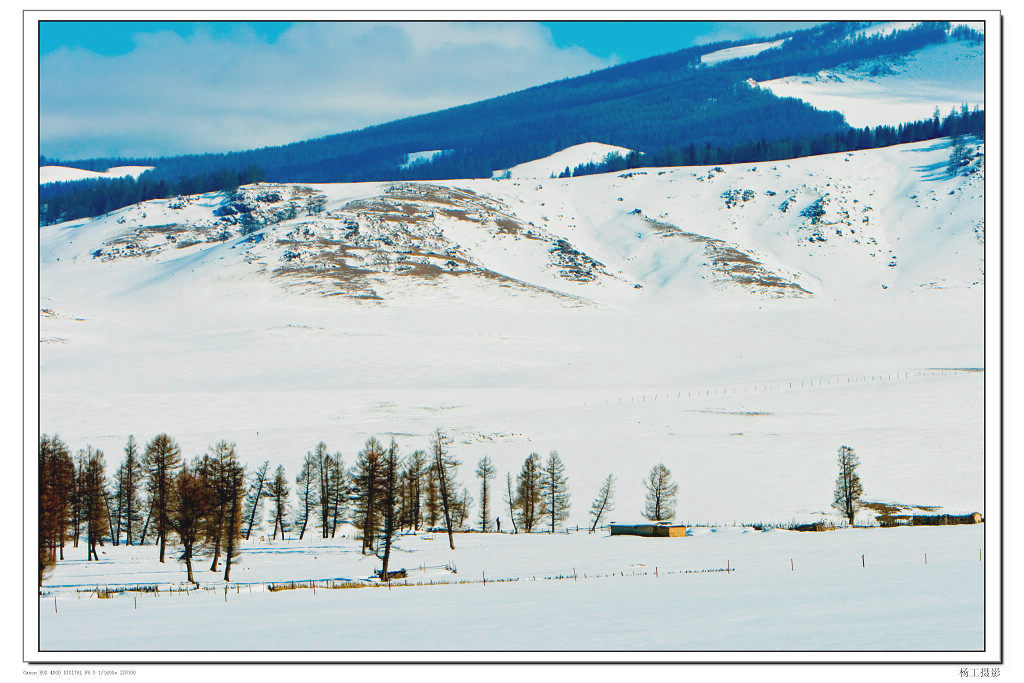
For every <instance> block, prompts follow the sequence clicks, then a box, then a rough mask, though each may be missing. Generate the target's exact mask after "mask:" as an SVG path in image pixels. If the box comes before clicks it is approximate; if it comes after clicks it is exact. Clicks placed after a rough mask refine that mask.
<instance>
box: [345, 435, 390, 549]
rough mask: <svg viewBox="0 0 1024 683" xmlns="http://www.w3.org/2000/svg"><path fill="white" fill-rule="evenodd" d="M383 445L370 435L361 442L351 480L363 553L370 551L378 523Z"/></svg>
mask: <svg viewBox="0 0 1024 683" xmlns="http://www.w3.org/2000/svg"><path fill="white" fill-rule="evenodd" d="M384 455H385V452H384V447H383V446H381V444H380V441H378V440H377V438H376V437H373V436H371V437H370V438H369V439H367V440H366V443H365V444H363V450H361V451H360V452H359V454H358V455H357V456H356V463H355V465H354V466H353V471H352V482H353V484H354V485H355V488H356V516H357V518H358V519H359V521H360V522H361V524H360V527H361V528H362V530H363V547H362V552H363V554H364V555H366V554H367V553H370V552H372V550H373V542H374V538H375V537H376V535H377V527H378V525H379V524H380V519H379V513H380V510H379V509H378V508H379V506H380V499H381V488H382V483H381V477H382V475H383V471H382V468H383V461H384Z"/></svg>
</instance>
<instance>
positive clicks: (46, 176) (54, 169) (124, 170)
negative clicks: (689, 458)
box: [39, 166, 153, 185]
mask: <svg viewBox="0 0 1024 683" xmlns="http://www.w3.org/2000/svg"><path fill="white" fill-rule="evenodd" d="M151 168H153V167H152V166H114V167H113V168H108V169H107V170H106V171H87V170H85V169H81V168H69V167H67V166H40V167H39V184H40V185H45V184H46V183H59V182H68V181H72V180H86V179H91V178H124V177H131V178H138V177H139V176H140V175H142V174H143V173H145V172H146V171H148V170H150V169H151Z"/></svg>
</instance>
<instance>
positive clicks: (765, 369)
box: [40, 140, 984, 523]
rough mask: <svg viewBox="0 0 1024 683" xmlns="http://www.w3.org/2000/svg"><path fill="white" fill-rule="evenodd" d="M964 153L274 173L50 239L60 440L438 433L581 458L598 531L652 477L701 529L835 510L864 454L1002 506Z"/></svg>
mask: <svg viewBox="0 0 1024 683" xmlns="http://www.w3.org/2000/svg"><path fill="white" fill-rule="evenodd" d="M949 156H950V147H949V142H948V141H947V140H936V141H930V142H925V143H917V144H910V145H902V146H896V147H889V148H882V149H876V150H868V151H861V152H851V153H843V154H834V155H826V156H819V157H807V158H802V159H796V160H788V161H778V162H768V163H759V164H737V165H729V166H720V167H679V168H647V169H636V170H632V171H629V172H623V173H616V174H605V175H592V176H584V177H577V178H567V179H551V178H543V179H529V180H527V179H519V180H517V179H515V178H511V179H507V180H492V179H476V180H459V181H443V182H440V181H439V182H402V183H358V184H336V185H296V184H269V183H262V184H258V185H252V186H245V187H242V188H240V189H239V190H238V191H237V192H235V193H232V194H225V193H214V194H207V195H198V196H190V197H179V198H175V199H171V200H154V201H150V202H145V203H142V204H138V205H135V206H131V207H127V208H125V209H122V210H118V211H115V212H112V213H110V214H108V215H105V216H101V217H98V218H95V219H90V220H78V221H72V222H68V223H63V224H58V225H53V226H46V227H43V228H41V229H40V269H41V271H40V286H41V305H40V307H41V316H40V327H41V342H43V343H42V344H41V347H40V359H41V360H40V381H41V411H42V412H41V415H42V418H41V420H42V429H43V430H44V431H47V432H54V431H56V432H59V433H60V434H61V436H62V437H63V438H64V439H65V440H67V441H69V442H70V443H73V444H84V443H92V444H93V445H96V446H99V447H101V448H103V449H105V450H106V451H107V452H109V453H117V452H118V451H119V449H120V448H121V447H122V446H123V442H124V439H125V438H127V435H128V434H129V433H136V434H137V435H151V434H155V433H158V432H161V431H167V432H169V433H171V434H172V435H174V436H175V437H176V438H178V439H179V440H180V441H181V443H182V446H183V448H184V449H185V452H186V454H188V455H194V454H197V453H200V452H202V451H203V450H204V449H205V448H206V447H208V446H209V444H210V443H213V442H214V441H216V440H218V439H222V438H226V439H229V440H232V441H236V442H237V443H238V444H239V448H240V452H241V453H242V454H243V455H244V457H245V458H246V460H247V461H249V462H256V461H262V460H263V459H265V458H270V459H272V460H273V461H274V462H280V463H282V464H284V465H285V467H286V468H288V470H289V472H292V471H294V467H295V466H297V464H298V462H299V461H300V460H301V454H302V453H303V451H304V449H308V448H310V447H312V445H313V444H315V443H316V441H319V440H321V439H323V440H326V441H327V442H328V444H330V446H331V447H332V449H333V448H340V449H341V450H342V451H343V453H345V454H346V456H349V457H350V456H352V455H353V454H354V453H355V452H356V451H358V449H359V448H360V447H361V445H362V442H363V441H364V440H365V439H366V437H367V436H369V435H371V434H373V435H377V436H381V437H387V436H390V435H395V437H396V438H397V439H398V440H399V443H400V445H401V447H402V448H403V449H410V450H411V449H413V448H421V447H423V445H424V444H425V439H426V435H427V434H429V432H430V431H431V430H432V429H433V428H435V427H438V426H440V427H443V428H444V429H446V430H448V432H449V433H451V434H452V435H453V437H454V439H455V446H454V448H455V450H456V452H457V455H458V457H459V458H460V459H461V460H462V461H463V462H464V463H466V464H467V466H468V465H470V464H471V463H473V462H475V461H476V459H477V458H479V457H481V456H482V455H485V454H486V455H490V456H491V457H492V458H493V460H494V461H495V463H496V464H497V466H498V468H499V472H505V471H512V472H514V471H517V470H518V467H519V465H520V464H521V462H522V459H523V458H524V457H525V456H526V455H527V454H528V453H529V452H530V451H532V450H537V451H541V452H546V450H552V449H557V450H559V452H560V453H561V454H562V457H563V459H564V460H565V461H566V463H567V465H568V467H569V474H570V478H571V482H572V484H571V487H572V489H573V492H574V495H575V496H577V498H575V501H576V502H575V503H574V505H575V507H574V512H573V521H575V520H578V521H579V522H580V523H584V522H585V517H586V509H585V508H586V506H585V503H584V498H586V496H588V495H590V494H591V493H592V490H593V491H596V489H597V486H598V485H599V484H600V481H601V480H602V478H603V477H604V476H605V474H607V473H609V472H613V473H615V474H617V475H618V476H619V477H620V479H621V480H622V481H624V482H635V481H639V479H640V477H641V476H642V475H643V473H644V471H646V468H649V466H650V465H651V464H653V463H654V462H661V461H664V462H665V463H666V464H667V465H668V466H669V467H670V468H672V469H673V470H674V471H675V472H677V475H679V476H680V478H682V479H684V480H685V481H686V482H687V484H686V486H685V488H684V492H683V494H682V496H681V498H682V501H681V504H680V510H679V514H680V517H682V518H686V517H687V516H689V515H693V516H696V517H699V518H705V517H706V518H709V519H732V518H733V517H734V516H739V517H743V516H756V517H757V518H772V519H789V518H790V517H791V516H807V515H809V514H812V513H816V512H820V511H822V510H827V508H828V505H829V502H830V500H829V495H830V492H831V488H830V487H831V480H832V478H833V472H832V469H833V455H834V452H835V449H836V447H838V446H839V445H840V443H839V442H841V441H842V442H845V441H849V442H851V445H853V446H854V447H855V448H857V451H858V453H859V454H860V456H861V459H862V462H863V477H864V479H865V481H866V482H867V483H866V485H865V486H866V491H867V495H868V496H870V497H871V498H874V499H881V500H889V501H898V502H900V503H903V504H928V505H942V506H945V507H946V509H954V510H966V511H973V510H977V509H981V501H982V488H981V472H982V468H981V466H980V463H981V461H982V460H981V458H982V439H981V438H980V430H981V428H982V412H981V406H982V401H981V390H980V387H981V374H980V373H977V372H974V371H973V370H976V369H980V368H981V367H982V366H983V360H982V359H983V352H982V344H981V339H982V325H981V320H982V317H981V316H982V306H981V301H982V296H983V284H984V262H983V239H984V223H983V215H984V214H983V201H982V191H983V176H984V173H983V161H984V158H983V155H982V153H981V152H980V151H977V152H975V153H974V154H973V156H972V158H971V161H970V164H969V165H967V166H965V167H963V168H961V169H960V170H959V172H958V173H956V174H955V175H951V174H950V173H949V172H948V171H947V161H948V159H949ZM936 368H938V369H939V370H936ZM970 369H973V370H970ZM968 370H970V371H968ZM922 405H926V406H927V410H920V409H919V408H920V406H922ZM146 438H148V436H147V437H146ZM641 444H642V446H641ZM545 449H546V450H545ZM780 463H782V464H781V465H780ZM780 468H781V471H785V472H786V474H785V475H781V476H780V475H779V474H778V472H779V471H780ZM927 468H939V469H943V471H944V472H946V474H947V475H949V473H951V472H955V473H956V476H951V475H950V476H946V475H944V476H942V477H933V476H925V475H924V474H923V473H924V472H925V471H926V469H927ZM469 469H471V468H469V467H467V471H468V470H469ZM642 470H643V471H642ZM773 472H774V474H772V473H773ZM766 477H769V478H773V480H774V481H775V482H776V483H775V484H774V485H773V486H771V487H768V488H765V487H764V486H761V485H760V483H759V482H763V481H764V480H765V478H766ZM463 478H464V479H465V480H466V481H467V482H468V481H469V478H470V475H469V474H465V473H464V474H463ZM641 499H642V489H641V487H640V486H639V485H638V484H635V485H634V484H633V483H630V484H628V485H626V484H624V485H623V486H622V487H620V505H621V506H622V509H623V510H627V511H629V512H628V514H626V513H624V514H625V516H626V517H627V518H633V517H635V514H636V512H635V511H636V510H639V506H640V502H641ZM571 523H572V522H571Z"/></svg>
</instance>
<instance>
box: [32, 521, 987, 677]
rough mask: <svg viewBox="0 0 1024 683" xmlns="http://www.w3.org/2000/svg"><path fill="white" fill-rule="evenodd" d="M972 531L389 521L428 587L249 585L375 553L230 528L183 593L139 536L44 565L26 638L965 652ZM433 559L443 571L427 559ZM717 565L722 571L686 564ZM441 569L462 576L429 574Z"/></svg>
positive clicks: (974, 617) (343, 570)
mask: <svg viewBox="0 0 1024 683" xmlns="http://www.w3.org/2000/svg"><path fill="white" fill-rule="evenodd" d="M983 530H984V525H969V526H951V527H906V528H892V529H843V530H837V531H834V532H826V533H801V532H789V531H768V532H759V531H755V530H752V529H749V528H742V527H731V526H730V527H719V528H713V529H708V528H696V529H694V530H693V533H694V535H693V536H690V537H687V538H672V539H648V538H638V537H623V536H616V537H610V536H608V535H607V532H606V531H605V532H603V533H597V534H594V535H588V534H586V533H585V532H580V533H578V534H577V533H575V532H574V533H568V534H565V533H557V534H530V535H524V534H519V535H512V534H493V533H492V534H457V535H456V537H455V543H456V550H454V551H452V550H450V549H449V548H448V544H447V538H446V536H445V535H444V534H439V533H434V534H426V533H420V534H415V535H405V536H402V537H400V538H399V539H398V542H397V551H396V552H395V554H394V555H393V559H392V564H391V566H392V568H399V567H404V568H406V569H407V570H409V577H408V582H410V583H426V584H428V585H425V586H409V587H403V586H401V583H402V582H398V581H396V582H395V583H394V584H393V586H392V587H391V589H390V590H389V589H388V588H386V587H370V588H363V589H333V590H331V589H326V588H324V587H323V584H321V585H320V586H319V587H318V588H317V589H316V590H315V591H314V590H313V589H311V588H308V587H307V588H301V589H295V590H281V591H274V592H268V591H267V590H266V586H267V583H269V582H275V581H283V580H288V579H321V580H323V579H329V578H351V579H360V578H365V577H367V576H369V575H370V574H371V572H372V571H373V570H374V569H376V568H378V567H379V560H377V559H376V558H374V557H372V556H368V557H363V556H361V555H360V553H359V550H358V542H357V541H354V540H351V539H350V538H344V539H342V538H338V539H333V540H324V539H321V538H316V537H310V536H309V535H307V536H306V538H305V539H304V540H303V541H301V542H300V541H297V540H291V541H287V542H281V541H278V542H276V543H268V542H252V543H249V544H246V545H245V546H244V548H243V555H242V559H241V562H240V563H239V564H238V565H236V566H235V567H234V568H233V570H232V578H233V579H234V580H235V581H237V583H235V582H234V581H233V582H232V583H231V585H230V587H229V590H228V591H227V592H226V593H225V591H224V589H223V587H222V585H223V581H220V580H219V576H217V575H214V574H212V573H211V572H209V571H206V570H207V569H208V561H207V562H206V563H205V566H204V563H203V562H202V561H200V563H199V564H200V565H201V566H200V567H199V568H198V571H197V575H198V578H199V580H200V581H201V582H202V583H203V584H204V586H206V585H208V586H213V587H214V589H213V590H199V591H195V590H193V591H190V592H189V593H187V594H186V593H183V592H177V593H169V592H166V589H167V587H168V585H169V584H172V583H173V584H176V585H178V586H179V587H180V586H181V585H182V584H181V580H182V579H183V578H184V569H183V567H182V566H180V565H178V564H177V563H176V562H174V561H173V560H169V561H168V562H167V563H166V564H165V565H160V564H159V562H158V561H157V550H156V548H155V547H153V546H146V547H141V548H140V547H133V548H126V547H124V546H121V547H117V548H114V547H111V546H109V545H108V546H107V547H106V548H104V549H103V551H104V552H102V553H101V561H99V562H92V563H87V562H85V560H84V558H77V557H75V556H76V554H81V555H84V551H83V550H82V549H79V550H69V552H68V554H67V557H68V559H67V560H66V561H64V562H62V563H60V565H59V566H58V567H57V569H56V571H55V572H54V575H53V576H52V578H51V579H50V580H49V581H48V582H47V583H48V584H49V585H50V586H51V588H50V589H49V590H48V592H47V593H46V594H45V595H43V596H42V597H40V599H39V609H40V643H39V645H40V649H41V650H42V651H45V652H54V651H74V652H79V653H89V652H93V653H96V655H98V656H99V657H100V658H101V659H102V658H103V652H116V653H126V652H131V651H144V652H145V651H154V650H175V651H181V650H188V651H196V653H197V655H196V656H197V658H199V659H202V658H203V655H202V653H203V652H212V651H230V650H243V651H255V654H254V655H247V659H249V658H251V657H253V656H254V657H256V658H257V659H259V658H261V657H267V658H271V659H288V658H289V657H296V658H298V659H301V658H303V657H308V653H309V652H311V651H323V652H338V653H341V654H340V655H338V656H336V657H334V658H335V659H344V658H346V657H351V656H353V654H354V653H357V652H375V651H410V652H417V651H418V652H421V653H422V652H424V651H426V652H444V651H490V652H508V651H514V650H515V651H567V650H568V651H598V650H600V651H611V652H610V653H609V654H614V653H615V652H618V653H619V655H620V656H621V655H622V654H623V653H625V654H626V655H627V657H628V656H629V655H635V656H637V657H640V658H649V657H644V655H643V653H644V652H648V651H652V652H661V653H665V654H671V653H677V654H675V655H672V656H674V657H675V658H685V653H686V652H687V651H761V652H765V651H767V652H768V653H771V652H775V651H790V652H792V651H823V652H824V653H829V652H835V651H935V652H936V653H941V652H943V651H961V652H962V651H971V650H980V649H982V648H983V647H984V645H985V633H984V628H983V617H984V610H983V605H982V596H983V592H984V581H983V568H984V566H985V563H984V562H982V561H979V560H982V559H984V558H983V555H982V547H983ZM926 554H927V558H926V557H925V555H926ZM862 555H863V560H862ZM72 557H75V559H71V558H72ZM446 564H447V565H449V566H454V568H455V569H456V570H457V573H452V572H450V571H447V570H445V569H443V568H440V565H446ZM420 566H425V567H427V569H425V570H420V569H419V567H420ZM726 567H728V568H730V569H733V570H735V571H731V572H724V571H712V572H708V571H701V570H718V569H725V568H726ZM574 573H575V578H573V575H574ZM204 575H205V576H204ZM484 577H486V578H487V582H486V583H484V581H483V579H484ZM459 581H465V582H468V583H460V584H456V585H436V584H438V583H442V582H448V583H450V582H459ZM153 582H165V583H164V589H165V590H164V591H162V592H161V593H159V594H153V593H134V592H128V593H122V594H117V595H114V596H113V597H111V598H109V599H97V598H96V597H95V595H94V594H91V593H87V592H86V593H78V592H76V591H77V590H78V589H88V588H95V587H96V585H97V584H99V585H100V586H104V585H110V586H111V587H113V586H115V585H118V584H127V585H135V584H139V583H153ZM431 582H433V583H434V584H435V585H430V583H431ZM672 656H670V658H672ZM768 656H769V657H770V654H769V655H768ZM823 656H826V657H827V655H823ZM937 657H938V658H941V655H937ZM420 658H422V655H420Z"/></svg>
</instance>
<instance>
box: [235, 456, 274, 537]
mask: <svg viewBox="0 0 1024 683" xmlns="http://www.w3.org/2000/svg"><path fill="white" fill-rule="evenodd" d="M268 469H270V461H269V460H264V461H263V464H262V465H260V467H259V469H257V470H256V471H255V472H253V473H252V482H250V484H249V492H248V493H247V494H246V496H245V507H244V508H243V509H242V516H243V517H244V518H245V531H244V532H243V534H242V535H243V537H244V538H245V540H247V541H248V540H249V536H251V535H252V528H253V526H254V525H255V523H256V515H258V514H259V512H260V508H261V507H263V499H264V498H265V497H266V495H265V494H266V490H265V489H266V484H267V470H268Z"/></svg>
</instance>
